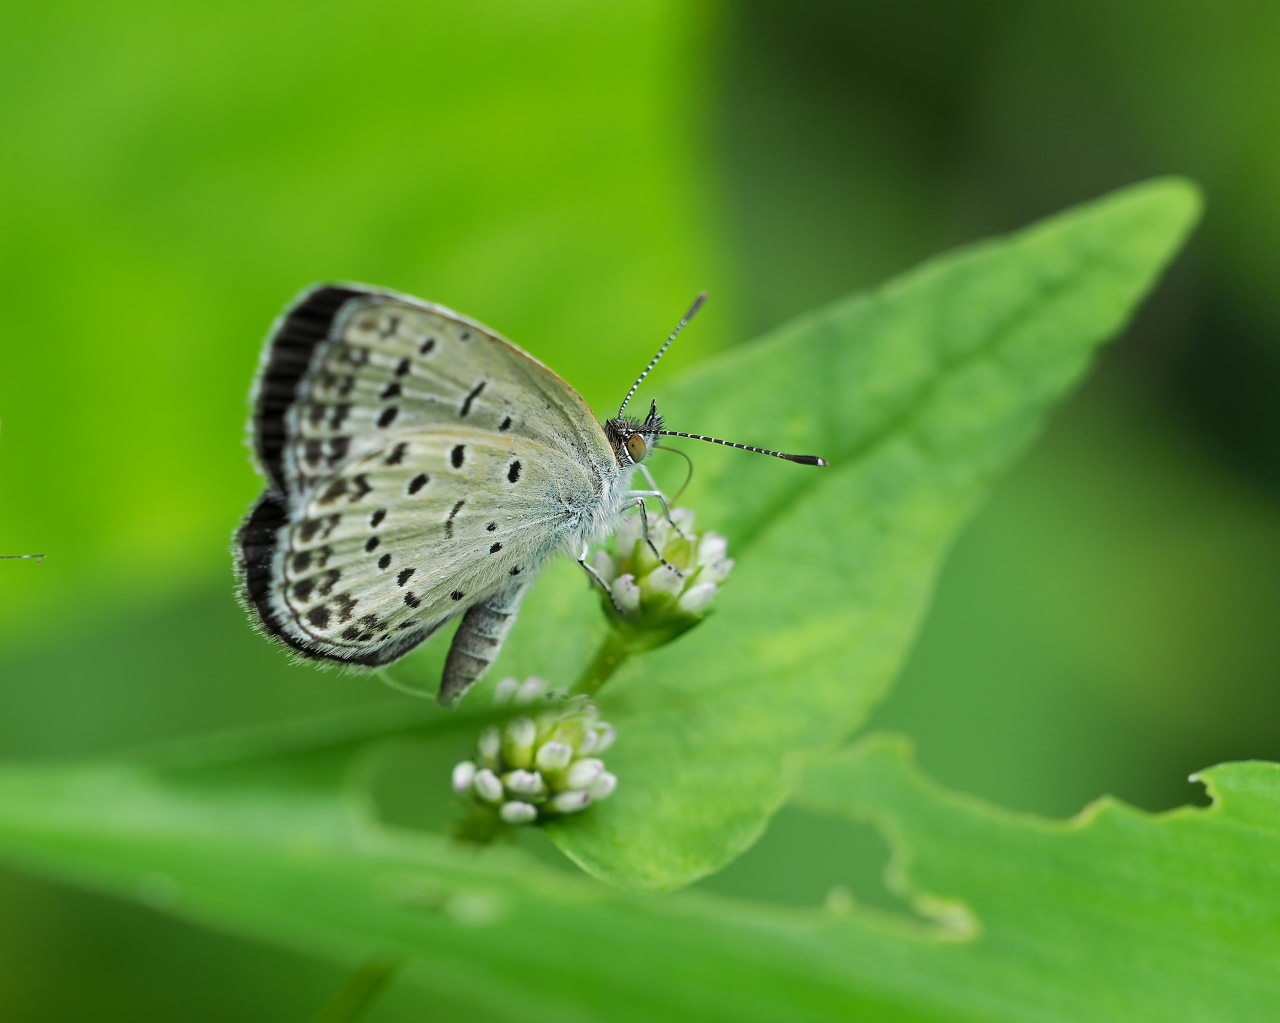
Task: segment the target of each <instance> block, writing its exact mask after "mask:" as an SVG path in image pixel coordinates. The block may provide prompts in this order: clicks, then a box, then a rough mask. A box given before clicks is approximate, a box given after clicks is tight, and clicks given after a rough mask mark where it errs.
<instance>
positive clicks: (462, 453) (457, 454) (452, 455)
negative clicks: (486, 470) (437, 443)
mask: <svg viewBox="0 0 1280 1023" xmlns="http://www.w3.org/2000/svg"><path fill="white" fill-rule="evenodd" d="M466 452H467V448H466V445H465V444H456V445H454V448H453V450H452V451H451V452H449V461H450V463H452V465H453V467H454V468H455V469H461V468H462V460H463V458H465V457H466Z"/></svg>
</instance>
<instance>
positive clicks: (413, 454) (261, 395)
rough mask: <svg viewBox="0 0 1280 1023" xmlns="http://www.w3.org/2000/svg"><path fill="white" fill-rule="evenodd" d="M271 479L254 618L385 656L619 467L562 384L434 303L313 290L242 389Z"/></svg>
mask: <svg viewBox="0 0 1280 1023" xmlns="http://www.w3.org/2000/svg"><path fill="white" fill-rule="evenodd" d="M254 428H255V442H256V447H257V451H258V454H259V458H260V460H261V461H262V463H263V468H264V471H265V472H266V473H267V474H268V476H269V477H270V478H271V479H272V481H273V482H274V483H275V484H276V488H275V492H274V493H273V492H268V493H267V494H266V495H264V497H263V498H262V499H261V500H260V502H259V504H258V506H257V507H256V508H255V510H254V512H253V513H252V514H251V515H250V517H249V519H248V520H247V522H246V524H245V526H244V527H243V528H242V530H241V535H240V548H241V570H242V573H243V576H244V581H245V591H246V595H247V600H248V603H249V605H250V608H251V610H253V611H254V613H255V615H256V616H257V617H258V619H259V622H260V624H261V625H262V626H263V627H264V629H265V630H266V631H268V632H270V633H272V634H274V635H276V636H277V637H279V638H280V639H282V640H283V641H284V642H286V643H288V644H289V645H290V646H292V647H293V648H295V649H296V650H298V651H299V652H301V653H304V654H306V655H307V656H310V657H316V658H322V659H332V660H339V661H345V662H350V663H359V664H369V665H376V664H384V663H388V662H390V661H392V660H395V659H396V658H397V657H399V656H401V655H402V654H404V653H405V652H407V651H408V650H409V649H411V648H412V647H413V646H415V645H416V644H417V643H419V642H421V641H422V640H423V639H425V638H426V637H427V636H429V635H430V634H431V633H432V632H433V631H435V629H437V628H438V627H439V626H440V625H441V624H443V623H444V622H445V621H448V620H449V619H450V618H452V617H454V616H456V615H459V614H462V613H463V612H464V611H466V610H467V609H468V608H469V607H471V606H473V605H475V604H477V603H480V602H482V601H484V600H485V598H487V597H489V596H490V595H492V594H493V593H495V592H497V591H499V590H503V589H504V588H508V589H509V588H510V587H511V586H513V585H516V584H517V583H518V582H519V581H520V580H522V579H523V580H527V579H528V578H529V577H530V576H531V575H532V574H533V572H535V571H536V570H537V568H538V567H540V565H541V564H542V562H544V561H545V560H546V558H547V557H548V555H549V554H550V553H551V552H552V551H554V550H555V549H556V548H557V547H559V546H560V545H562V544H563V543H565V542H566V540H567V538H568V537H570V536H574V535H577V534H580V533H582V532H584V531H586V530H587V527H588V526H589V522H588V520H589V519H590V518H591V516H592V515H596V516H600V515H601V514H602V511H601V509H602V508H605V507H607V506H608V504H609V499H610V498H611V496H612V494H613V493H614V492H615V489H616V488H615V487H614V484H615V483H616V481H617V477H618V469H617V466H616V462H615V459H614V455H613V452H612V449H611V448H610V446H609V443H608V441H607V439H606V438H605V435H604V433H603V430H602V429H601V427H600V425H599V423H598V421H597V420H596V419H595V417H594V416H593V415H592V414H591V412H590V410H589V409H588V408H587V406H586V405H585V403H584V402H583V401H582V399H581V398H579V397H578V395H577V394H576V392H574V391H573V390H572V389H571V388H570V387H568V385H567V384H565V383H564V382H563V381H562V380H560V379H559V378H558V377H557V376H555V374H553V373H552V372H551V371H550V370H548V369H547V368H546V367H544V366H542V365H541V364H540V363H538V362H537V361H536V360H534V359H532V358H531V357H529V356H528V355H526V354H525V353H523V352H521V351H520V350H519V349H517V348H515V347H514V346H512V345H510V344H508V343H507V342H505V341H503V340H502V339H501V338H499V337H498V336H497V335H495V334H493V333H492V332H490V331H488V330H487V329H486V328H484V327H482V326H480V325H479V324H476V323H473V322H471V321H469V320H466V319H464V318H462V317H459V316H457V315H456V314H453V313H451V312H449V311H448V310H446V309H443V308H442V307H439V306H432V305H429V304H426V303H420V302H418V301H416V300H413V299H408V298H404V297H401V296H395V295H389V294H385V293H370V292H366V291H362V290H359V289H355V288H339V287H329V288H321V289H316V290H315V291H312V292H310V293H308V294H307V295H306V296H304V297H303V298H302V299H301V300H300V301H299V302H298V303H296V304H295V306H293V307H292V308H291V309H290V310H289V312H288V313H286V315H285V316H284V317H283V318H282V320H281V321H280V324H279V325H278V327H277V330H276V332H275V333H274V335H273V337H272V340H271V343H270V347H269V350H268V353H267V356H266V360H265V363H264V367H263V372H262V374H261V377H260V385H259V390H258V393H257V395H256V397H255V419H254Z"/></svg>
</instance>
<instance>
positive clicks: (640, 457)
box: [627, 433, 649, 463]
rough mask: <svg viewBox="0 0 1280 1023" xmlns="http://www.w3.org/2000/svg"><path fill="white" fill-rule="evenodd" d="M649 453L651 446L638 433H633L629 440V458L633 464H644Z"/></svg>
mask: <svg viewBox="0 0 1280 1023" xmlns="http://www.w3.org/2000/svg"><path fill="white" fill-rule="evenodd" d="M648 453H649V444H648V442H647V441H645V439H644V437H642V436H641V435H640V434H638V433H633V434H632V435H631V436H630V437H628V438H627V456H628V457H629V458H630V459H631V461H632V462H636V463H639V462H643V461H644V456H645V455H647V454H648Z"/></svg>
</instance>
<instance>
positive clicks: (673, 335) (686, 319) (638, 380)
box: [618, 291, 707, 417]
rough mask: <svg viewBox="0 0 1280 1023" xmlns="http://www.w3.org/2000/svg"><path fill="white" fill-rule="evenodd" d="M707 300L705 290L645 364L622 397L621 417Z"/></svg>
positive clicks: (619, 414) (619, 411)
mask: <svg viewBox="0 0 1280 1023" xmlns="http://www.w3.org/2000/svg"><path fill="white" fill-rule="evenodd" d="M706 300H707V293H706V292H705V291H704V292H703V293H702V294H700V295H699V296H698V297H697V298H695V299H694V300H693V305H691V306H689V311H688V312H687V313H685V314H684V315H683V316H682V317H680V322H679V323H677V324H676V329H675V330H673V331H672V332H671V336H670V337H669V338H667V340H666V341H665V342H664V343H663V345H662V347H661V348H659V349H658V354H657V355H655V356H654V357H653V358H652V359H650V360H649V365H647V366H645V368H644V372H643V373H641V374H640V375H639V376H638V377H636V382H635V383H634V384H632V385H631V390H629V391H628V392H627V396H626V397H625V398H623V399H622V405H621V406H620V407H619V409H618V416H619V417H621V416H622V413H623V412H625V411H626V408H627V402H629V401H630V400H631V396H632V395H633V394H635V393H636V390H637V389H638V388H639V387H640V384H641V383H642V382H643V381H644V378H645V377H647V376H648V375H649V371H650V370H651V369H653V367H654V366H656V365H657V364H658V360H659V359H661V358H662V356H663V355H664V354H666V351H667V349H668V348H670V347H671V342H672V341H674V340H675V339H676V338H677V337H678V336H679V334H680V331H682V330H684V325H685V324H686V323H688V322H689V321H690V320H692V319H693V314H694V313H696V312H697V311H698V310H699V309H701V308H702V303H703V302H705V301H706Z"/></svg>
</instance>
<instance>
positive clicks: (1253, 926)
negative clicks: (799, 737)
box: [798, 736, 1280, 1021]
mask: <svg viewBox="0 0 1280 1023" xmlns="http://www.w3.org/2000/svg"><path fill="white" fill-rule="evenodd" d="M1192 780H1202V781H1204V782H1205V784H1206V787H1207V788H1208V791H1209V794H1210V796H1211V797H1213V800H1214V805H1213V806H1211V807H1209V808H1205V809H1202V808H1198V807H1182V808H1179V809H1177V810H1173V811H1170V812H1167V813H1162V814H1148V813H1143V812H1141V811H1139V810H1135V809H1134V808H1133V807H1130V806H1126V805H1124V804H1123V803H1119V802H1116V801H1114V800H1110V799H1102V800H1099V801H1098V802H1096V803H1094V804H1092V805H1091V806H1089V807H1088V808H1087V809H1086V810H1084V811H1083V812H1082V813H1081V814H1079V815H1078V816H1077V817H1076V818H1074V819H1073V820H1070V821H1068V822H1065V823H1059V822H1056V821H1048V820H1044V819H1042V818H1036V817H1031V816H1023V815H1017V814H1012V813H1008V812H1006V811H1000V810H995V809H992V808H991V807H988V806H984V805H982V804H980V803H978V802H977V801H976V800H973V799H971V798H968V797H965V796H960V795H955V794H950V793H945V792H942V791H940V790H939V789H938V788H937V787H936V786H935V785H933V784H932V783H931V782H929V781H928V780H927V779H926V778H924V777H923V776H922V775H921V774H920V773H919V771H917V770H916V769H915V767H914V765H912V764H910V763H908V754H907V743H906V741H905V740H902V739H897V738H889V737H883V736H876V737H871V738H868V739H867V740H865V741H863V742H862V743H860V744H859V745H857V746H856V747H854V748H853V749H852V750H849V751H847V752H845V753H844V754H843V755H841V756H839V757H838V758H833V760H832V761H830V762H829V763H827V764H824V765H822V766H820V767H818V768H817V769H815V770H814V771H813V772H812V773H811V774H810V775H809V776H808V777H807V778H806V781H805V784H804V787H803V788H802V789H801V791H800V792H799V794H798V799H799V801H800V803H801V804H802V805H806V806H808V807H809V808H810V809H814V810H817V811H819V812H824V813H829V814H834V815H836V816H844V817H848V818H850V819H855V820H870V821H872V822H874V824H875V825H876V827H877V828H879V829H880V830H881V831H882V832H883V833H884V834H885V835H886V836H888V838H889V840H890V843H891V845H892V847H893V849H894V862H893V865H892V867H891V869H890V871H889V876H888V882H889V884H890V886H891V887H892V888H894V889H896V890H897V891H898V892H899V894H901V895H903V896H904V897H906V898H908V899H909V900H911V901H912V902H914V904H915V905H916V907H917V908H918V909H919V910H920V911H921V912H922V913H923V914H925V915H928V916H931V917H933V918H934V919H936V920H937V921H938V922H939V924H940V927H941V932H940V933H939V935H938V938H939V939H940V940H939V941H937V942H935V943H915V948H914V950H913V951H912V952H910V953H908V954H907V955H906V956H905V957H903V958H902V959H899V956H898V955H897V954H896V953H897V952H901V948H899V949H896V950H895V949H894V948H893V947H892V945H894V944H901V943H900V942H894V941H890V947H886V948H882V949H879V950H877V951H876V952H875V953H873V955H874V957H875V958H876V959H877V960H879V962H878V967H879V969H880V970H883V972H881V973H879V978H880V982H881V983H883V984H884V985H885V986H888V987H892V988H896V989H898V990H899V991H900V992H902V993H903V995H904V998H903V1002H902V1003H900V1004H903V1005H910V1006H912V1007H915V1008H918V1009H919V1010H921V1011H922V1012H923V1011H925V1010H926V1009H927V1008H928V1007H930V1006H933V1007H937V1008H940V1007H944V1006H945V1007H950V1010H951V1011H950V1014H949V1015H948V1017H947V1018H953V1019H954V1018H970V1017H972V1018H980V1019H984V1020H1010V1021H1013V1020H1019V1021H1025V1020H1033V1019H1034V1020H1064V1021H1065V1020H1082V1019H1116V1020H1130V1021H1132V1020H1168V1019H1177V1020H1184V1021H1187V1020H1265V1019H1271V1018H1274V1015H1275V1009H1276V1006H1277V1005H1280V874H1278V873H1277V872H1276V870H1275V863H1276V857H1277V854H1278V853H1280V765H1277V764H1270V763H1262V762H1249V763H1236V764H1225V765H1222V766H1219V767H1215V768H1212V769H1211V770H1208V771H1204V772H1202V773H1201V774H1200V775H1198V776H1193V779H1192ZM858 968H859V969H860V967H858ZM908 992H909V994H908ZM909 1015H910V1014H909ZM912 1018H915V1017H914V1015H912Z"/></svg>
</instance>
